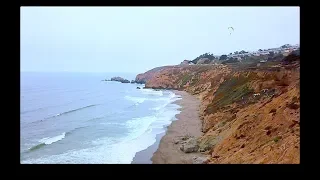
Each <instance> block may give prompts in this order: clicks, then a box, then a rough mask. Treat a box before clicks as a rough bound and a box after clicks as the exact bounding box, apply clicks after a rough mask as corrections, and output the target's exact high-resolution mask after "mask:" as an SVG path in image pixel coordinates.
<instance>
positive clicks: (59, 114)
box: [33, 104, 99, 123]
mask: <svg viewBox="0 0 320 180" xmlns="http://www.w3.org/2000/svg"><path fill="white" fill-rule="evenodd" d="M98 105H99V104H93V105H89V106H85V107H81V108H77V109H73V110H70V111H65V112H62V113H58V114H56V115H53V116H49V117H46V118H44V120H47V119H51V118H54V117H58V116H62V115H65V114H69V113H72V112H76V111H79V110H83V109H86V108H90V107H94V106H98ZM39 121H42V120H39ZM34 122H36V121H34ZM34 122H33V123H34Z"/></svg>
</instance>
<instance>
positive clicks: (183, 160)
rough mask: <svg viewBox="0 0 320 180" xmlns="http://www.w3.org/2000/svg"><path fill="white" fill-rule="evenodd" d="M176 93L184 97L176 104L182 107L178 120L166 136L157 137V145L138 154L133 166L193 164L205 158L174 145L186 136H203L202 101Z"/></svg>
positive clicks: (170, 127) (185, 93)
mask: <svg viewBox="0 0 320 180" xmlns="http://www.w3.org/2000/svg"><path fill="white" fill-rule="evenodd" d="M174 93H175V94H177V95H181V97H182V99H180V100H177V101H175V102H174V103H175V104H178V105H180V106H181V108H180V109H179V110H180V111H181V112H180V114H177V115H176V118H177V120H175V121H173V122H172V123H171V124H170V125H169V126H168V127H167V131H166V133H165V135H164V134H160V135H158V136H157V142H156V143H155V144H153V145H152V146H150V147H149V148H147V149H145V150H143V151H140V152H138V153H136V156H135V157H134V159H133V162H132V164H151V163H153V164H191V163H192V159H193V157H199V156H203V155H202V154H200V153H184V152H182V151H181V150H180V144H174V141H175V140H176V139H179V138H180V137H182V136H185V135H190V136H195V137H199V136H201V135H202V132H201V120H200V119H199V105H200V101H199V100H198V99H197V98H196V97H194V96H192V95H190V94H188V93H187V92H184V91H174ZM160 139H161V140H160ZM152 154H153V156H152ZM151 156H152V157H151ZM150 158H151V160H150Z"/></svg>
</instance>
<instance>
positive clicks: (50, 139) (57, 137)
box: [39, 132, 66, 144]
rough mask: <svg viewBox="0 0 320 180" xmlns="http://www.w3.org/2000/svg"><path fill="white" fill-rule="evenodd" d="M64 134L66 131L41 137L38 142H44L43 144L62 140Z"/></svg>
mask: <svg viewBox="0 0 320 180" xmlns="http://www.w3.org/2000/svg"><path fill="white" fill-rule="evenodd" d="M65 136H66V133H65V132H64V133H62V134H60V135H58V136H54V137H46V138H42V139H40V140H39V142H40V143H45V144H52V143H54V142H57V141H60V140H62V139H63V138H65Z"/></svg>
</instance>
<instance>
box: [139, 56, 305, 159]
mask: <svg viewBox="0 0 320 180" xmlns="http://www.w3.org/2000/svg"><path fill="white" fill-rule="evenodd" d="M137 80H138V81H143V82H144V83H145V87H146V88H160V89H177V90H183V91H186V92H188V93H190V94H192V95H195V96H196V97H197V98H198V99H199V100H200V101H201V105H200V112H199V113H200V119H201V120H202V132H203V133H204V134H203V136H201V137H200V138H199V139H198V140H197V143H198V147H199V148H198V149H197V150H196V151H198V152H202V153H204V154H207V155H209V156H210V159H208V160H207V161H206V162H205V163H208V164H215V163H223V164H228V163H232V164H238V163H249V164H261V163H262V164H269V163H271V164H274V163H276V164H279V163H280V164H281V163H282V164H284V163H289V164H298V163H300V55H299V56H296V55H295V56H288V57H287V58H285V59H284V60H283V61H282V62H270V63H269V62H267V63H264V64H263V65H261V66H258V67H257V66H254V67H253V66H247V67H241V68H240V66H237V65H222V64H220V65H212V64H207V65H177V66H164V67H159V68H155V69H152V70H150V71H148V72H146V73H143V74H139V75H138V76H137V78H136V81H137Z"/></svg>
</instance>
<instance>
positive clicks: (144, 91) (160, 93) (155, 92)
mask: <svg viewBox="0 0 320 180" xmlns="http://www.w3.org/2000/svg"><path fill="white" fill-rule="evenodd" d="M141 92H142V93H143V94H147V95H157V96H163V92H162V91H155V90H152V89H141Z"/></svg>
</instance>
